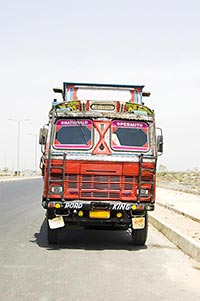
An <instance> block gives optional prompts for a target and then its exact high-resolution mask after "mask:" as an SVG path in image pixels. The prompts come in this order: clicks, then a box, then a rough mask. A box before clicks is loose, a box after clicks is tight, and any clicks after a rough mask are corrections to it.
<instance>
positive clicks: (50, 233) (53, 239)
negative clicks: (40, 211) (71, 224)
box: [47, 220, 60, 245]
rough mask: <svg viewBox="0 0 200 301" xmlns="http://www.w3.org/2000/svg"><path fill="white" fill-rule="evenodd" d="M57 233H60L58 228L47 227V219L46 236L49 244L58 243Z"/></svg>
mask: <svg viewBox="0 0 200 301" xmlns="http://www.w3.org/2000/svg"><path fill="white" fill-rule="evenodd" d="M59 233H60V229H51V228H50V227H49V223H48V220H47V238H48V242H49V244H51V245H55V244H57V243H58V241H59Z"/></svg>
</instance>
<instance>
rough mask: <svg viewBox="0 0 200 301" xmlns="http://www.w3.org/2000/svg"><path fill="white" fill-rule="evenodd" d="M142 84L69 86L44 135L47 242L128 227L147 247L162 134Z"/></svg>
mask: <svg viewBox="0 0 200 301" xmlns="http://www.w3.org/2000/svg"><path fill="white" fill-rule="evenodd" d="M143 88H144V86H142V85H111V84H89V83H69V82H64V84H63V89H58V88H55V89H54V92H56V93H60V95H58V97H59V98H60V100H59V101H58V100H57V99H55V100H54V101H53V104H52V108H51V110H50V112H49V122H48V124H46V125H45V126H44V127H43V128H42V129H41V130H40V144H41V145H42V157H41V163H40V167H41V170H42V175H43V179H44V188H43V196H42V206H43V208H44V209H46V219H47V237H48V242H49V243H50V244H56V243H58V242H59V237H60V233H61V232H62V231H67V230H68V229H70V228H71V227H74V226H75V227H79V228H80V227H81V228H92V229H106V230H129V233H131V238H132V240H131V241H132V243H133V244H135V245H144V244H145V242H146V239H147V232H148V211H151V210H154V205H155V198H156V193H155V190H156V163H157V157H158V155H160V154H162V151H163V136H162V130H161V129H158V128H156V125H155V114H154V111H153V110H152V109H150V108H149V107H147V106H145V105H144V103H143V97H145V96H149V95H150V93H148V92H144V91H143Z"/></svg>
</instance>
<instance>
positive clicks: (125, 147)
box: [111, 120, 149, 151]
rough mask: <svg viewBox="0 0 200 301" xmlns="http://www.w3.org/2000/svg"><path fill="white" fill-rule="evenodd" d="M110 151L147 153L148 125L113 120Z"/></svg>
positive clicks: (139, 122) (138, 122)
mask: <svg viewBox="0 0 200 301" xmlns="http://www.w3.org/2000/svg"><path fill="white" fill-rule="evenodd" d="M111 137H112V139H111V141H112V145H111V147H112V149H113V150H116V151H117V150H120V151H148V149H149V142H148V141H149V139H148V124H147V123H146V122H141V121H128V120H114V121H113V122H112V134H111Z"/></svg>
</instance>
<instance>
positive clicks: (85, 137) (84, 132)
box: [54, 119, 92, 149]
mask: <svg viewBox="0 0 200 301" xmlns="http://www.w3.org/2000/svg"><path fill="white" fill-rule="evenodd" d="M91 137H92V121H91V120H89V119H60V120H57V121H56V124H55V138H54V147H55V148H62V149H63V148H67V149H90V148H91V146H92V140H91Z"/></svg>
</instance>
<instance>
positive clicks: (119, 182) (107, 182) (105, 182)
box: [65, 175, 136, 200]
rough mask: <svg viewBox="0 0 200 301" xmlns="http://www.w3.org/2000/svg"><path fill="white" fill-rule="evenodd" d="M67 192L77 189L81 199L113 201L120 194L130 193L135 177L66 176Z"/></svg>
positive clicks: (118, 197)
mask: <svg viewBox="0 0 200 301" xmlns="http://www.w3.org/2000/svg"><path fill="white" fill-rule="evenodd" d="M66 180H67V181H66V182H67V183H66V184H67V185H66V186H65V187H66V188H67V190H68V191H70V190H73V189H77V190H78V191H79V197H80V198H81V199H97V200H98V199H99V200H102V199H104V200H110V199H111V200H112V199H113V200H115V199H118V200H119V199H120V197H121V192H122V190H123V191H132V190H133V188H134V187H133V185H134V182H135V180H136V179H135V177H126V176H124V177H123V176H112V175H67V176H66Z"/></svg>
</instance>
